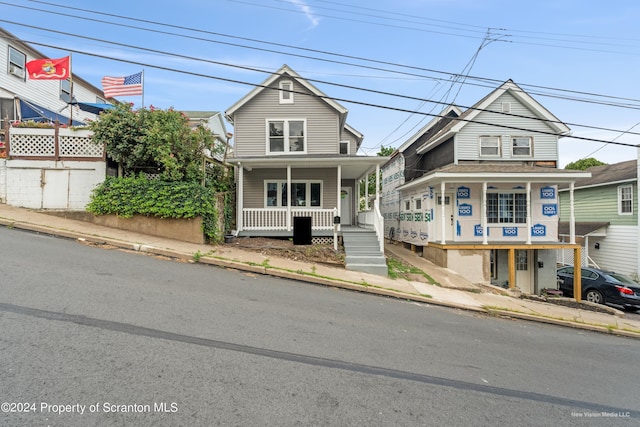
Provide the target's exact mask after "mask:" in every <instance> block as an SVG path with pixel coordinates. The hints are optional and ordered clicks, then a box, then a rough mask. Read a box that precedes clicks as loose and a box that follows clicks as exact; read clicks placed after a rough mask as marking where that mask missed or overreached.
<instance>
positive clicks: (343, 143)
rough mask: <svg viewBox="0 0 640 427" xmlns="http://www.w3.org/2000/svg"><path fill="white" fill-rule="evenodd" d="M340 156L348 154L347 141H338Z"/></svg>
mask: <svg viewBox="0 0 640 427" xmlns="http://www.w3.org/2000/svg"><path fill="white" fill-rule="evenodd" d="M340 154H349V141H340Z"/></svg>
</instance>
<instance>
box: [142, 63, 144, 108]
mask: <svg viewBox="0 0 640 427" xmlns="http://www.w3.org/2000/svg"><path fill="white" fill-rule="evenodd" d="M141 80H142V81H141V83H142V108H144V68H143V69H142V78H141Z"/></svg>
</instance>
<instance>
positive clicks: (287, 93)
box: [279, 80, 293, 104]
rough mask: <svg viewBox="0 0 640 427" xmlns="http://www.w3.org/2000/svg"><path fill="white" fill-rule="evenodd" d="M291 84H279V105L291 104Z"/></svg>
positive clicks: (287, 81) (287, 82)
mask: <svg viewBox="0 0 640 427" xmlns="http://www.w3.org/2000/svg"><path fill="white" fill-rule="evenodd" d="M292 91H293V82H291V80H283V81H281V82H280V91H279V93H280V104H293V92H292Z"/></svg>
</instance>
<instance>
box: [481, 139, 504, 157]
mask: <svg viewBox="0 0 640 427" xmlns="http://www.w3.org/2000/svg"><path fill="white" fill-rule="evenodd" d="M480 155H481V156H499V155H500V137H499V136H481V137H480Z"/></svg>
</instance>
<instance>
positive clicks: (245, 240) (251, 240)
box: [225, 237, 344, 267]
mask: <svg viewBox="0 0 640 427" xmlns="http://www.w3.org/2000/svg"><path fill="white" fill-rule="evenodd" d="M225 245H229V246H233V247H236V248H240V249H243V250H248V251H253V252H258V253H260V254H262V255H265V256H267V257H271V256H275V257H280V258H286V259H290V260H293V261H302V262H306V263H309V264H325V265H331V266H335V267H344V251H343V249H342V248H341V247H339V248H338V252H335V251H334V250H333V245H332V244H331V245H320V244H316V245H294V244H293V241H291V240H289V239H274V238H267V237H240V238H236V239H234V240H233V242H232V243H225Z"/></svg>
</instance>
